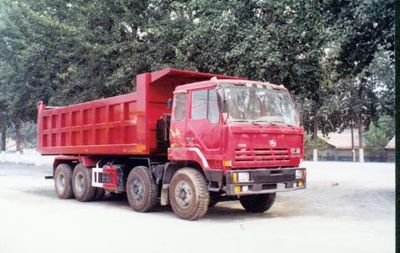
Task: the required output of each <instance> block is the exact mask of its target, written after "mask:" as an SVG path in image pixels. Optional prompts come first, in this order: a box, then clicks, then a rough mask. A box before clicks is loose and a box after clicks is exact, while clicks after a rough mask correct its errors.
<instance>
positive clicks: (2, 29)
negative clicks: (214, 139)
mask: <svg viewBox="0 0 400 253" xmlns="http://www.w3.org/2000/svg"><path fill="white" fill-rule="evenodd" d="M0 35H1V36H0V89H1V90H2V92H1V93H0V105H1V108H2V110H1V111H2V115H8V116H7V118H8V119H12V120H11V121H34V120H35V117H36V103H37V101H39V100H44V101H45V102H46V103H48V104H52V105H65V104H70V103H76V102H82V101H88V100H92V99H96V98H101V97H107V96H112V95H117V94H121V93H126V92H128V91H131V90H132V88H133V86H134V84H133V82H134V76H135V75H136V74H138V73H142V72H146V71H151V70H158V69H161V68H165V67H177V68H184V69H191V70H199V71H204V72H214V73H222V74H228V75H238V76H242V77H246V78H249V79H255V80H262V81H268V82H272V83H278V84H283V85H285V86H286V87H287V88H289V89H290V90H291V91H292V92H293V94H294V96H295V97H296V100H297V101H298V102H299V104H301V106H302V108H303V112H304V117H303V119H304V126H305V128H306V130H307V131H308V132H313V130H314V129H315V126H317V128H318V129H320V130H322V131H323V132H324V133H329V132H332V131H336V130H338V129H343V128H345V127H347V126H349V125H351V124H353V122H354V121H355V120H358V119H359V118H361V119H362V122H361V123H362V124H363V125H365V126H368V125H369V124H370V122H371V121H376V120H377V119H378V118H379V115H381V114H389V115H392V114H393V112H394V100H393V98H394V95H393V94H394V79H393V71H394V67H393V66H394V60H393V57H394V53H393V51H394V43H393V38H394V2H393V1H392V0H362V1H351V0H322V1H307V0H282V1H257V0H248V1H239V0H229V1H211V0H168V1H161V0H116V1H100V0H93V1H82V0H71V1H62V0H36V1H28V0H21V1H15V0H3V1H2V2H1V3H0ZM8 123H10V122H8ZM5 124H6V121H3V123H2V125H5Z"/></svg>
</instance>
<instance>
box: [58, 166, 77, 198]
mask: <svg viewBox="0 0 400 253" xmlns="http://www.w3.org/2000/svg"><path fill="white" fill-rule="evenodd" d="M71 181H72V168H71V166H69V165H68V164H66V163H61V164H59V165H58V166H57V168H56V171H55V173H54V186H55V188H56V192H57V195H58V197H59V198H60V199H70V198H72V197H74V193H73V192H72V182H71Z"/></svg>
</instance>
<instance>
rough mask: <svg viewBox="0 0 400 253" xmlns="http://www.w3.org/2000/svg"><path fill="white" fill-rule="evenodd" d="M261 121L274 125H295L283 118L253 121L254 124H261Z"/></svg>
mask: <svg viewBox="0 0 400 253" xmlns="http://www.w3.org/2000/svg"><path fill="white" fill-rule="evenodd" d="M260 122H266V123H268V124H270V125H273V126H278V125H286V126H291V127H294V125H291V124H288V123H286V122H285V121H282V120H252V121H251V123H253V124H254V125H261V124H259V123H260Z"/></svg>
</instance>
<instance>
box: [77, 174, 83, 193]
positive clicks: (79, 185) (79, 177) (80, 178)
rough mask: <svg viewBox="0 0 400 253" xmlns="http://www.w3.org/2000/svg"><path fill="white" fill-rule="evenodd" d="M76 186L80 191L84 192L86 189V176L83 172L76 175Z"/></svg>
mask: <svg viewBox="0 0 400 253" xmlns="http://www.w3.org/2000/svg"><path fill="white" fill-rule="evenodd" d="M75 188H76V190H77V191H78V192H79V193H81V192H83V191H84V189H85V178H84V177H83V174H82V173H79V174H78V175H77V176H76V180H75Z"/></svg>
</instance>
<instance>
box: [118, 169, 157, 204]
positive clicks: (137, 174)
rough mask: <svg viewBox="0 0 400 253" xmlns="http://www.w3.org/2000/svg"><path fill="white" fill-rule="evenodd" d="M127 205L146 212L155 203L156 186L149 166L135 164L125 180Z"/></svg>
mask: <svg viewBox="0 0 400 253" xmlns="http://www.w3.org/2000/svg"><path fill="white" fill-rule="evenodd" d="M126 195H127V197H128V201H129V205H130V206H131V207H132V209H133V210H135V211H138V212H148V211H151V209H152V208H153V207H154V206H155V205H156V204H157V186H156V184H155V182H154V179H153V176H152V174H151V171H150V170H149V168H147V167H145V166H137V167H135V168H133V169H132V170H131V172H129V176H128V180H127V182H126Z"/></svg>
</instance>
